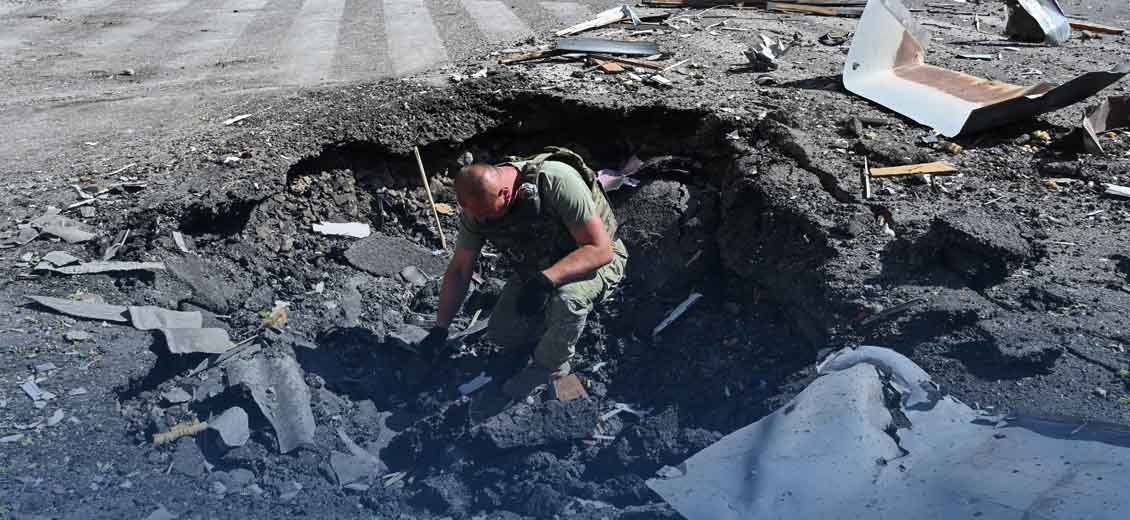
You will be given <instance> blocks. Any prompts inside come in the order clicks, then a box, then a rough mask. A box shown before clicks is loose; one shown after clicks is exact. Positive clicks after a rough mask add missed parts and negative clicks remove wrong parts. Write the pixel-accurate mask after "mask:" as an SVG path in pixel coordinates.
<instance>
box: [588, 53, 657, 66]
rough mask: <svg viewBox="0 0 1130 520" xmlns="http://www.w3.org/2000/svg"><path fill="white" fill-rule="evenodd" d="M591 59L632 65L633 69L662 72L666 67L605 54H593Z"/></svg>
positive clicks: (651, 62)
mask: <svg viewBox="0 0 1130 520" xmlns="http://www.w3.org/2000/svg"><path fill="white" fill-rule="evenodd" d="M591 57H593V58H596V59H598V60H604V61H615V62H617V63H623V64H625V65H632V66H635V67H643V68H645V69H651V70H663V69H664V68H665V67H666V65H665V64H662V63H655V62H653V61H645V60H637V59H635V58H624V57H620V56H609V55H607V54H593V55H591Z"/></svg>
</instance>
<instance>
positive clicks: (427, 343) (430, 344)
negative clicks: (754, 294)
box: [416, 326, 448, 361]
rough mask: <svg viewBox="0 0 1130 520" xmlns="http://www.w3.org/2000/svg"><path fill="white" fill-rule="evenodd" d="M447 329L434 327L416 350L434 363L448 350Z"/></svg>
mask: <svg viewBox="0 0 1130 520" xmlns="http://www.w3.org/2000/svg"><path fill="white" fill-rule="evenodd" d="M447 333H448V331H447V327H438V326H437V327H432V330H429V331H428V335H427V336H425V337H424V339H423V340H422V341H420V344H419V345H418V346H417V347H416V349H417V350H418V351H419V352H420V356H421V357H423V358H424V359H425V360H427V361H433V360H435V359H436V358H437V357H439V356H440V354H443V351H444V350H446V349H447Z"/></svg>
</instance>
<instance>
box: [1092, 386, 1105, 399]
mask: <svg viewBox="0 0 1130 520" xmlns="http://www.w3.org/2000/svg"><path fill="white" fill-rule="evenodd" d="M1095 395H1097V396H1099V397H1101V398H1103V399H1106V396H1107V391H1106V389H1105V388H1096V389H1095Z"/></svg>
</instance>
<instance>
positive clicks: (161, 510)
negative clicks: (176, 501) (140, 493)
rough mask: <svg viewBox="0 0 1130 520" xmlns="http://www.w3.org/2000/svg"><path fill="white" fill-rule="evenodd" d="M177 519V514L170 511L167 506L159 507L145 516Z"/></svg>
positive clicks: (151, 518) (146, 519)
mask: <svg viewBox="0 0 1130 520" xmlns="http://www.w3.org/2000/svg"><path fill="white" fill-rule="evenodd" d="M176 519H177V515H175V514H173V513H171V512H169V510H168V509H165V506H161V507H158V508H157V509H156V510H154V511H153V512H152V513H149V516H147V517H145V520H176Z"/></svg>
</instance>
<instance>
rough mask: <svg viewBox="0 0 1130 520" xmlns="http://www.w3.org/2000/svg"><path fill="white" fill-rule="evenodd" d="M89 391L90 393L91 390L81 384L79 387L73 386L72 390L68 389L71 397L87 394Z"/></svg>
mask: <svg viewBox="0 0 1130 520" xmlns="http://www.w3.org/2000/svg"><path fill="white" fill-rule="evenodd" d="M88 393H90V392H89V391H87V390H86V388H85V387H81V386H80V387H78V388H73V389H71V390H70V391H68V392H67V395H69V396H71V397H78V396H80V395H86V394H88Z"/></svg>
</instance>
